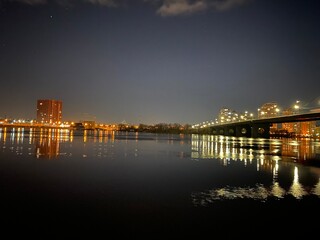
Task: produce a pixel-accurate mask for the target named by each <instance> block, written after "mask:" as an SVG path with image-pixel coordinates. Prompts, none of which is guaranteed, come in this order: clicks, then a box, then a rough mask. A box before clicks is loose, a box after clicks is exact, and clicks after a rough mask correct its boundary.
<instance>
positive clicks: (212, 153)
mask: <svg viewBox="0 0 320 240" xmlns="http://www.w3.org/2000/svg"><path fill="white" fill-rule="evenodd" d="M191 145H192V153H191V157H192V159H194V160H198V161H199V160H203V159H219V160H220V162H221V164H222V165H223V166H228V165H230V164H231V163H232V162H239V161H240V162H241V163H242V164H243V166H247V165H248V164H250V165H256V170H257V171H269V172H272V178H273V181H272V184H271V185H264V184H261V183H256V184H255V185H254V186H244V187H243V186H241V187H239V186H224V187H221V188H214V189H209V190H206V191H201V192H196V193H193V194H192V201H193V203H194V205H196V206H206V205H208V204H211V203H213V202H214V201H217V200H225V199H243V198H246V199H255V200H261V201H266V200H267V199H268V198H270V197H272V198H277V199H282V198H284V197H285V196H286V195H290V196H293V197H294V198H296V199H302V198H303V197H304V196H306V195H316V196H318V197H320V194H319V193H320V189H319V188H320V178H319V180H318V182H317V183H316V184H315V185H313V186H311V187H310V186H304V185H303V184H301V183H300V182H299V168H303V166H301V165H299V164H303V165H309V164H310V161H312V163H313V164H316V166H319V163H320V144H319V141H317V140H310V139H300V140H296V139H252V138H235V137H225V136H209V135H192V143H191ZM281 162H287V163H299V164H297V165H296V166H294V170H293V171H291V174H292V176H293V180H292V183H291V185H290V186H287V187H286V188H285V187H282V186H281V184H280V183H279V180H278V175H279V170H280V169H279V163H281ZM315 169H316V171H317V172H318V173H319V171H318V170H317V169H318V168H315ZM318 175H319V174H318Z"/></svg>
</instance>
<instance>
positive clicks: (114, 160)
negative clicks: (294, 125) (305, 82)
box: [0, 128, 320, 239]
mask: <svg viewBox="0 0 320 240" xmlns="http://www.w3.org/2000/svg"><path fill="white" fill-rule="evenodd" d="M0 187H1V200H0V203H1V214H2V215H1V216H2V219H3V220H5V221H4V223H3V224H2V229H3V230H6V231H8V232H9V234H11V236H12V237H13V236H14V235H15V234H21V233H23V235H24V236H28V235H30V236H34V237H35V236H37V235H39V236H42V237H43V238H47V237H51V236H55V237H56V238H57V239H63V238H68V239H70V238H72V239H73V238H78V236H82V237H84V236H86V235H87V236H88V237H89V238H92V239H93V238H94V237H93V236H95V235H98V234H99V236H102V238H103V239H104V238H107V237H108V236H117V237H123V236H130V238H132V237H140V236H148V238H155V237H157V236H174V234H177V235H178V236H180V237H181V236H192V235H194V236H201V235H202V234H208V233H209V234H211V235H212V236H224V237H230V238H231V237H234V236H246V237H249V236H257V235H256V234H260V235H261V234H262V236H265V237H266V236H270V237H274V236H282V235H279V234H283V236H287V237H288V236H290V234H292V236H297V234H302V235H303V236H307V235H308V234H310V236H313V235H312V234H315V232H316V231H317V230H316V229H317V226H318V221H317V220H315V218H318V217H319V213H320V211H319V210H320V141H319V139H252V138H235V137H223V136H212V135H194V134H193V135H172V134H152V133H135V132H108V131H84V132H76V131H69V130H59V129H42V130H35V129H22V128H15V129H8V128H1V129H0ZM288 224H289V225H290V229H287V228H284V227H283V226H284V225H286V226H287V225H288ZM298 228H299V229H300V230H299V231H298V230H297V229H298ZM275 230H276V232H277V234H276V235H275V232H274V231H275ZM114 234H116V235H114ZM99 239H100V238H99Z"/></svg>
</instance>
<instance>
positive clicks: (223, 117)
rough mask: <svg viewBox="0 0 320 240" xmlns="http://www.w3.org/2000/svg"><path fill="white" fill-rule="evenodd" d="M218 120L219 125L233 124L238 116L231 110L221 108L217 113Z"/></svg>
mask: <svg viewBox="0 0 320 240" xmlns="http://www.w3.org/2000/svg"><path fill="white" fill-rule="evenodd" d="M218 118H219V122H220V123H226V122H234V121H236V120H238V114H237V113H236V111H234V110H231V109H229V108H227V107H223V108H221V109H220V111H219V116H218Z"/></svg>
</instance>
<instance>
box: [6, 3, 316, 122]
mask: <svg viewBox="0 0 320 240" xmlns="http://www.w3.org/2000/svg"><path fill="white" fill-rule="evenodd" d="M0 80H1V95H0V117H11V118H29V119H35V118H36V101H37V99H57V100H62V101H63V120H74V121H78V120H96V121H97V122H103V123H120V122H122V121H126V122H128V123H132V124H138V123H145V124H155V123H181V124H185V123H189V124H193V123H198V122H202V121H206V120H211V119H213V118H215V117H216V116H217V115H218V111H219V109H220V108H222V107H229V108H231V109H234V110H236V111H238V112H243V111H245V110H247V111H249V112H254V113H256V112H257V108H258V107H260V106H261V105H262V104H263V103H266V102H271V101H275V102H277V103H278V104H279V105H280V107H283V108H285V107H289V106H291V105H292V104H293V103H294V102H295V101H296V100H301V101H304V102H306V103H308V102H311V101H313V100H314V99H315V98H317V97H319V96H320V1H319V0H314V1H313V0H299V1H295V0H281V1H279V0H211V1H209V0H78V1H76V0H52V1H50V0H0Z"/></svg>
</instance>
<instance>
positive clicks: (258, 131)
mask: <svg viewBox="0 0 320 240" xmlns="http://www.w3.org/2000/svg"><path fill="white" fill-rule="evenodd" d="M251 137H253V138H270V124H269V123H256V124H252V132H251Z"/></svg>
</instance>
